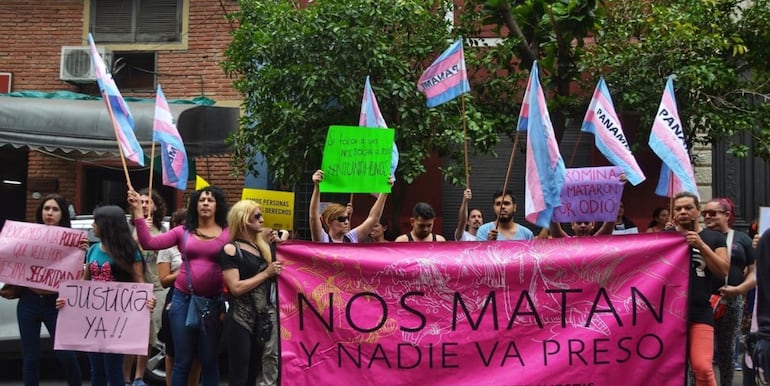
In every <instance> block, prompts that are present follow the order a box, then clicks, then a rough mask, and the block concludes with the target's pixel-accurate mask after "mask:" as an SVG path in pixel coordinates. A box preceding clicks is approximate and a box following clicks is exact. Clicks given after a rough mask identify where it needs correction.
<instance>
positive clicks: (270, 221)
mask: <svg viewBox="0 0 770 386" xmlns="http://www.w3.org/2000/svg"><path fill="white" fill-rule="evenodd" d="M241 200H254V201H256V202H258V203H259V205H260V206H261V207H262V216H263V217H264V218H265V224H264V225H265V227H268V228H273V229H286V230H289V231H291V230H294V192H280V191H276V190H262V189H250V188H244V189H243V193H242V194H241Z"/></svg>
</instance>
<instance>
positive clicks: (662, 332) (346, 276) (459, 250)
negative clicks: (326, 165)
mask: <svg viewBox="0 0 770 386" xmlns="http://www.w3.org/2000/svg"><path fill="white" fill-rule="evenodd" d="M278 259H280V260H281V261H283V262H284V265H283V267H284V268H285V269H284V271H283V273H282V274H281V276H280V277H279V296H280V305H279V309H280V336H281V346H280V347H281V358H282V361H281V366H282V367H281V370H282V375H281V378H282V379H286V380H291V381H290V383H291V384H297V385H309V384H316V385H332V384H336V385H375V384H383V385H385V384H387V385H514V384H515V385H530V386H534V385H545V384H547V385H557V384H581V385H594V386H599V385H617V384H620V383H622V384H624V385H672V386H673V385H677V386H679V385H682V384H683V383H684V380H685V379H684V377H685V347H686V345H685V338H686V335H687V334H686V331H687V320H686V319H687V283H688V273H689V272H688V271H689V266H690V262H689V253H688V248H687V245H686V244H685V241H684V238H683V236H681V235H678V234H664V233H655V234H643V235H632V236H628V237H614V238H613V237H589V238H565V239H556V240H536V241H527V242H525V241H511V242H479V243H461V242H448V243H403V244H401V243H393V244H376V245H375V244H369V245H366V244H319V243H304V242H290V243H287V244H285V245H282V246H279V248H278Z"/></svg>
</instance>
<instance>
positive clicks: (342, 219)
mask: <svg viewBox="0 0 770 386" xmlns="http://www.w3.org/2000/svg"><path fill="white" fill-rule="evenodd" d="M348 220H349V218H348V216H337V221H339V222H345V221H348Z"/></svg>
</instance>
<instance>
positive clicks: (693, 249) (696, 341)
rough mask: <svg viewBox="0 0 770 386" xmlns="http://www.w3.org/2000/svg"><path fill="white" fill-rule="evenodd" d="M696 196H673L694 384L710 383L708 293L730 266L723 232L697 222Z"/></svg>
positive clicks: (711, 319)
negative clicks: (685, 276) (683, 246)
mask: <svg viewBox="0 0 770 386" xmlns="http://www.w3.org/2000/svg"><path fill="white" fill-rule="evenodd" d="M699 214H700V207H699V204H698V197H697V196H696V195H695V194H693V193H690V192H680V193H677V195H676V196H674V223H675V224H676V229H677V231H679V232H681V233H683V234H685V239H686V241H687V244H688V245H689V246H690V287H689V291H688V296H689V299H690V301H689V304H688V307H689V310H688V314H687V321H688V322H689V325H688V329H687V353H688V359H689V361H690V366H691V368H692V370H693V373H694V374H695V382H696V384H697V385H699V386H700V385H714V384H716V380H715V378H714V370H713V368H712V360H713V358H714V313H713V311H712V310H711V306H710V305H709V297H711V294H712V293H713V292H714V291H713V288H712V287H713V285H714V283H716V282H720V281H723V280H724V277H725V275H727V272H728V270H729V268H730V263H729V260H728V258H727V243H726V241H725V236H724V235H722V234H721V233H719V232H715V231H712V230H709V229H701V228H700V224H699V223H698V216H699Z"/></svg>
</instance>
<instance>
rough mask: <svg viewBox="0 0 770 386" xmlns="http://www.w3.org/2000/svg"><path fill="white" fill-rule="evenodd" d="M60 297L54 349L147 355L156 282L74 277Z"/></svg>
mask: <svg viewBox="0 0 770 386" xmlns="http://www.w3.org/2000/svg"><path fill="white" fill-rule="evenodd" d="M59 296H60V297H62V298H64V299H66V303H65V305H64V307H62V308H61V309H60V310H59V316H58V318H57V319H56V338H55V341H54V346H53V347H54V349H57V350H75V351H85V352H103V353H122V354H135V355H147V344H148V343H149V341H150V310H149V309H147V299H149V298H150V297H152V284H149V283H122V282H115V281H87V280H71V281H66V282H62V284H61V286H60V287H59Z"/></svg>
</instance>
